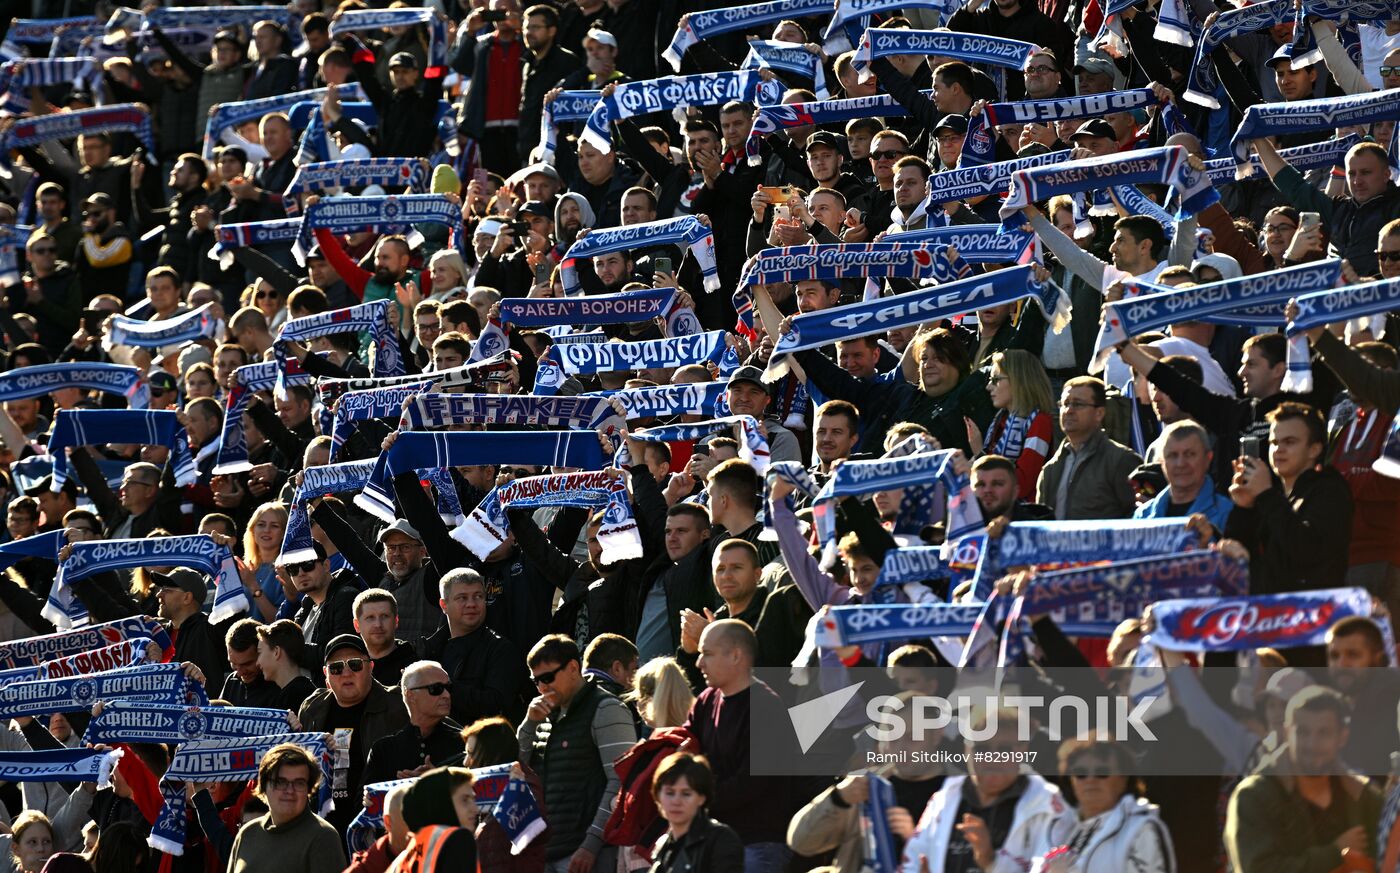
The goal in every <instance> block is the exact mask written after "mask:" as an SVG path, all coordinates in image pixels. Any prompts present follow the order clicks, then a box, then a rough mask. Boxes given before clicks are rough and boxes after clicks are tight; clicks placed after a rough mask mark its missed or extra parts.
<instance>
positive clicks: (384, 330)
mask: <svg viewBox="0 0 1400 873" xmlns="http://www.w3.org/2000/svg"><path fill="white" fill-rule="evenodd" d="M318 205H319V204H318ZM395 305H397V304H396V303H394V301H392V300H375V301H373V302H371V303H361V304H359V305H357V306H347V307H346V308H344V309H332V310H330V311H329V312H318V313H315V314H314V315H303V316H302V317H301V318H293V319H292V320H291V321H288V322H287V323H285V324H283V325H282V331H281V332H280V333H279V334H278V335H277V342H275V343H273V345H272V350H273V353H274V354H275V355H276V357H277V368H278V373H277V376H278V378H277V384H276V387H275V388H274V389H273V390H274V391H275V392H276V394H277V396H278V397H286V396H287V391H286V380H285V374H286V373H287V345H286V344H287V343H288V342H289V341H295V342H301V341H303V340H308V339H313V338H315V337H323V336H331V335H332V334H338V333H352V332H353V333H368V334H369V335H370V359H371V361H372V363H373V365H374V374H375V375H376V376H399V375H402V374H403V359H402V358H400V357H399V342H398V337H397V336H395V335H394V334H395V331H394V328H393V327H392V326H391V325H390V324H389V307H390V306H395Z"/></svg>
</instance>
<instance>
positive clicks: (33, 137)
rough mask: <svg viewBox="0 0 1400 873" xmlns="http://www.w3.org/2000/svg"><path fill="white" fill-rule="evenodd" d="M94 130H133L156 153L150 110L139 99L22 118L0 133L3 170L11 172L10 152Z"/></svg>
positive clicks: (148, 151)
mask: <svg viewBox="0 0 1400 873" xmlns="http://www.w3.org/2000/svg"><path fill="white" fill-rule="evenodd" d="M94 133H131V134H135V135H136V138H137V139H139V140H140V141H141V145H143V146H145V148H146V154H147V156H148V159H154V156H155V154H156V142H155V135H154V133H153V131H152V128H151V113H150V112H148V111H147V110H146V107H144V106H142V105H141V104H139V103H118V104H116V105H114V106H98V107H95V108H93V109H78V110H74V111H72V112H55V113H53V114H51V115H40V116H38V117H37V118H22V119H20V120H18V121H16V122H15V123H14V124H12V125H11V126H10V127H9V129H8V130H6V131H5V132H4V133H3V134H0V173H3V175H5V176H6V177H7V178H8V177H9V175H10V152H11V151H13V150H15V149H21V148H27V147H29V146H36V145H40V144H41V143H46V142H48V141H50V140H55V139H73V138H74V137H78V136H85V135H88V134H94Z"/></svg>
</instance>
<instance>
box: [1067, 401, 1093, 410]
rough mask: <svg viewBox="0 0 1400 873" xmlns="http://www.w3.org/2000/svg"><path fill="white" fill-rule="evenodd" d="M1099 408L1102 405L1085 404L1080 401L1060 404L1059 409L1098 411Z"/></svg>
mask: <svg viewBox="0 0 1400 873" xmlns="http://www.w3.org/2000/svg"><path fill="white" fill-rule="evenodd" d="M1100 406H1103V404H1102V403H1085V402H1083V401H1082V400H1071V401H1069V402H1067V403H1061V404H1060V408H1061V409H1098V408H1099V407H1100Z"/></svg>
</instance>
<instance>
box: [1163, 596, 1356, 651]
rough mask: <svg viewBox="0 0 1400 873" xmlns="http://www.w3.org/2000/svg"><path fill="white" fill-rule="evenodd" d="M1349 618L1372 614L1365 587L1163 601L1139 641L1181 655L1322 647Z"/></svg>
mask: <svg viewBox="0 0 1400 873" xmlns="http://www.w3.org/2000/svg"><path fill="white" fill-rule="evenodd" d="M1353 615H1357V616H1363V617H1369V616H1370V615H1371V595H1370V594H1368V593H1367V592H1366V590H1365V589H1363V588H1329V589H1327V590H1324V591H1295V592H1292V593H1289V594H1257V595H1254V596H1252V597H1228V598H1216V597H1208V598H1190V599H1180V600H1163V601H1158V602H1157V603H1155V604H1154V605H1153V606H1152V616H1153V619H1154V621H1155V623H1156V627H1155V628H1154V629H1153V631H1152V633H1150V634H1148V636H1147V637H1146V638H1145V639H1144V640H1143V642H1144V643H1150V644H1151V645H1154V646H1157V647H1158V648H1162V649H1171V650H1174V651H1182V652H1239V651H1245V650H1249V649H1258V648H1263V647H1266V646H1267V647H1271V648H1276V649H1283V648H1295V647H1298V646H1321V645H1324V644H1325V643H1326V641H1327V631H1328V629H1329V628H1331V627H1332V625H1334V624H1336V623H1337V622H1339V621H1341V620H1342V619H1344V618H1347V617H1348V616H1353Z"/></svg>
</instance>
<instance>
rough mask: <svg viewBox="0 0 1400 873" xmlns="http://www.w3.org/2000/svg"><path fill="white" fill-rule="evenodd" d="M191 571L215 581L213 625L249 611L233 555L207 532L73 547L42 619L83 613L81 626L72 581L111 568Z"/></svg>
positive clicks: (57, 619)
mask: <svg viewBox="0 0 1400 873" xmlns="http://www.w3.org/2000/svg"><path fill="white" fill-rule="evenodd" d="M169 566H174V567H190V568H192V569H195V570H199V571H200V572H202V573H204V574H206V575H208V576H212V577H214V606H213V609H212V610H211V611H210V613H209V620H210V621H211V622H213V623H215V624H218V623H219V622H221V621H226V620H227V619H229V618H231V617H233V616H234V615H236V614H238V613H240V612H245V611H246V610H247V609H248V598H247V596H246V595H245V594H244V593H243V583H242V580H241V579H240V578H239V576H238V566H237V564H235V563H234V560H233V552H231V551H230V550H229V547H228V546H221V545H219V544H218V543H216V542H214V539H213V538H212V537H210V536H209V535H208V534H191V535H189V536H177V537H159V538H156V539H126V540H92V541H89V542H85V543H73V551H72V553H71V554H69V556H68V560H66V561H63V562H62V563H60V564H59V565H58V573H57V574H56V575H55V576H54V583H53V589H52V590H51V591H50V592H49V602H48V603H47V604H45V606H44V617H45V618H47V619H49V621H52V622H53V623H54V624H55V625H58V626H59V627H64V626H65V625H64V624H63V622H65V621H68V620H70V619H69V617H70V616H73V615H74V614H75V611H76V610H81V613H80V614H79V617H80V618H81V621H79V620H74V625H75V626H79V625H81V624H82V623H84V622H85V621H86V618H87V610H86V609H84V608H83V607H82V605H81V603H79V602H78V600H77V598H76V597H74V596H73V587H72V586H73V583H74V582H76V581H78V580H79V579H85V578H87V577H88V576H91V575H93V574H94V573H101V572H104V571H107V570H134V569H136V568H137V567H169Z"/></svg>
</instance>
